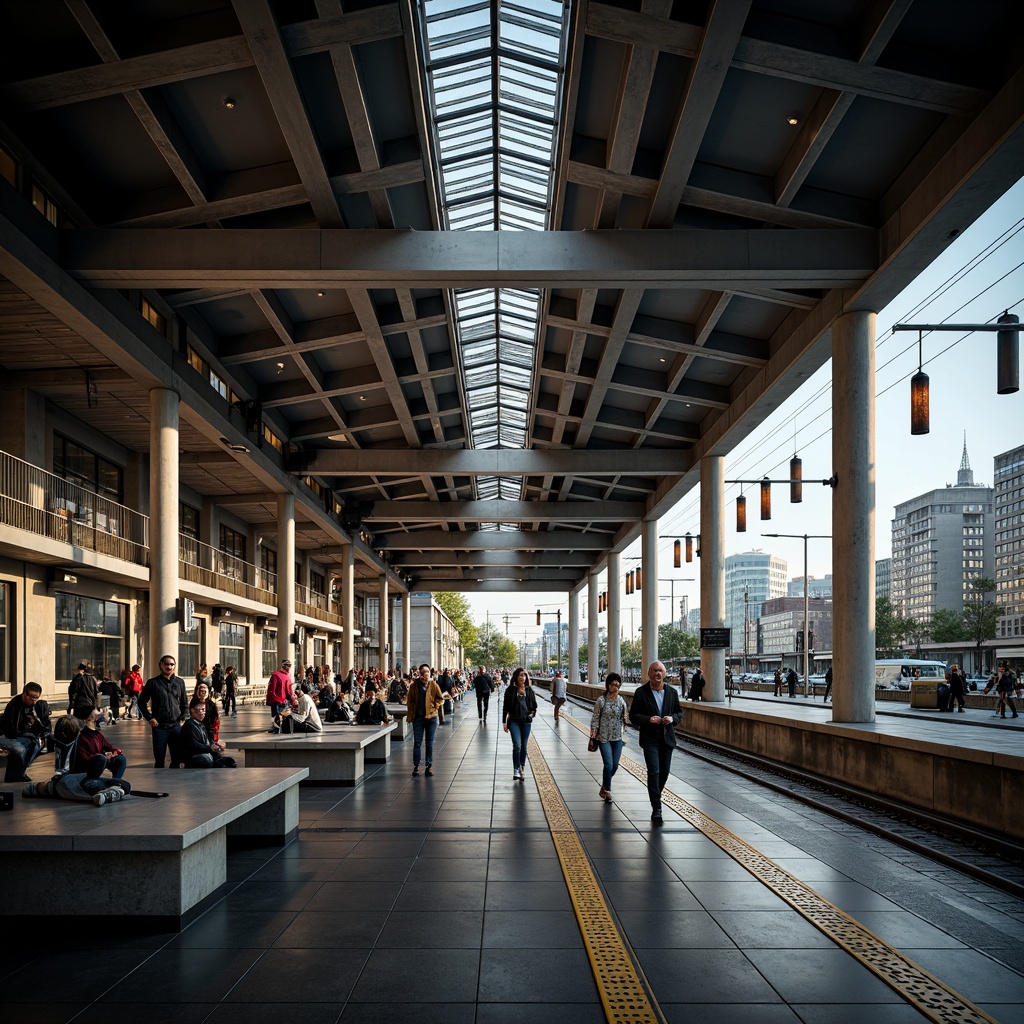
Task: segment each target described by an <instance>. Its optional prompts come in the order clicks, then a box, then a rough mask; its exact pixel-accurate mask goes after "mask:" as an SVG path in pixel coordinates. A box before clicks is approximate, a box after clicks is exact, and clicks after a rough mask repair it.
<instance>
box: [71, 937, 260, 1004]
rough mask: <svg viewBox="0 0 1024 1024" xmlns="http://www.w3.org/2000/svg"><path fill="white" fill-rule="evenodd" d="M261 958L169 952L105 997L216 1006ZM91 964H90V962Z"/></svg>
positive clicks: (250, 953)
mask: <svg viewBox="0 0 1024 1024" xmlns="http://www.w3.org/2000/svg"><path fill="white" fill-rule="evenodd" d="M262 955H263V950H257V949H205V948H204V949H168V950H161V951H159V952H158V953H154V954H153V956H152V957H151V958H150V959H149V960H148V961H147V962H146V965H145V967H144V968H143V969H142V970H139V971H135V972H134V973H133V974H131V975H129V976H128V977H127V978H125V979H124V980H123V981H122V982H120V983H119V984H118V985H116V986H115V987H114V988H113V989H111V991H110V992H108V993H107V994H106V995H105V996H104V1001H105V1002H110V1003H155V1004H160V1005H167V1004H171V1003H179V1002H181V1003H216V1002H219V1001H220V1000H221V999H223V998H224V996H225V994H226V993H227V992H228V991H229V990H230V989H231V988H232V987H233V986H234V985H235V984H236V983H237V982H238V980H239V979H240V978H241V977H242V976H243V975H244V974H245V972H246V971H247V970H249V968H250V967H252V965H253V964H254V963H255V962H256V961H257V960H258V959H259V957H260V956H262ZM90 962H92V961H91V960H90Z"/></svg>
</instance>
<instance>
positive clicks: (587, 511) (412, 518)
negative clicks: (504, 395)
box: [363, 498, 647, 523]
mask: <svg viewBox="0 0 1024 1024" xmlns="http://www.w3.org/2000/svg"><path fill="white" fill-rule="evenodd" d="M646 511H647V509H646V507H645V505H644V503H643V502H640V501H557V502H556V501H509V500H506V499H500V498H499V499H483V500H480V501H444V502H441V501H377V502H374V505H373V511H372V512H370V513H369V514H368V515H365V516H363V519H364V520H365V521H370V520H374V521H380V522H396V523H414V522H435V521H443V522H463V523H498V522H501V523H520V522H532V523H566V522H583V523H619V522H622V521H623V520H626V519H642V518H643V517H644V515H645V514H646Z"/></svg>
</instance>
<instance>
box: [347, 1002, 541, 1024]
mask: <svg viewBox="0 0 1024 1024" xmlns="http://www.w3.org/2000/svg"><path fill="white" fill-rule="evenodd" d="M474 1020H476V1021H479V1020H480V1018H479V1017H477V1016H476V1004H475V1003H471V1002H470V1003H421V1004H419V1005H415V1004H409V1003H354V1002H350V1003H349V1004H348V1006H346V1007H345V1012H344V1013H343V1014H342V1015H341V1020H340V1021H339V1022H338V1024H474ZM521 1021H522V1018H520V1022H521Z"/></svg>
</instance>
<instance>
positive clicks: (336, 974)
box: [225, 942, 367, 1013]
mask: <svg viewBox="0 0 1024 1024" xmlns="http://www.w3.org/2000/svg"><path fill="white" fill-rule="evenodd" d="M366 956H367V954H366V953H365V952H363V951H362V950H359V949H356V948H345V949H340V948H337V947H335V946H332V945H330V944H328V943H327V942H325V943H324V945H323V946H322V947H321V948H319V949H318V951H317V963H318V964H320V965H329V966H322V967H318V968H317V970H316V972H315V979H316V980H315V991H316V1001H317V1003H333V1004H337V1005H338V1010H337V1011H336V1012H338V1013H340V1007H341V1006H343V1005H344V1003H345V1000H346V999H347V998H348V995H349V993H350V992H351V991H352V986H353V985H354V984H355V981H356V978H358V977H359V973H360V971H362V969H363V964H364V963H365V962H366ZM310 967H311V965H310V958H309V952H308V950H306V949H283V948H280V947H277V948H275V949H273V950H272V951H270V952H268V953H267V956H266V958H265V959H264V960H263V961H262V962H261V963H258V964H256V966H255V967H253V969H252V970H251V971H249V973H248V974H246V975H245V977H244V978H242V979H241V980H240V981H239V982H238V984H237V985H236V986H235V987H234V988H233V989H232V990H231V991H230V992H229V993H228V995H227V996H226V997H225V1002H228V1003H258V1004H261V1003H277V1004H281V1003H286V1004H290V1005H294V1004H296V1003H300V1004H301V1005H302V1007H303V1009H305V1006H306V998H307V996H308V993H309V991H310V989H309V985H310V982H311V981H312V980H313V979H312V976H311V972H310ZM279 1009H280V1005H279Z"/></svg>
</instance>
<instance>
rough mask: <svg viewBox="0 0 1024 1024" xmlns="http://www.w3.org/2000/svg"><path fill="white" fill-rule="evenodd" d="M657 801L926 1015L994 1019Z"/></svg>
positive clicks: (943, 1022) (977, 1023)
mask: <svg viewBox="0 0 1024 1024" xmlns="http://www.w3.org/2000/svg"><path fill="white" fill-rule="evenodd" d="M562 718H563V719H564V720H566V721H568V722H571V723H572V725H573V726H575V727H576V728H577V729H579V730H580V732H585V733H587V734H588V735H589V728H588V727H587V726H584V725H582V724H581V723H580V722H578V721H576V719H574V718H573V717H572V716H571V715H567V714H566V713H565V709H564V708H563V710H562ZM619 767H620V768H625V769H626V770H627V771H628V772H629V773H630V775H632V776H634V778H636V779H638V780H639V781H640V782H642V783H643V785H644V787H645V788H646V786H647V768H646V766H644V765H642V764H640V763H639V762H637V761H634V760H633V759H632V758H630V757H625V756H623V757H622V759H621V760H620V761H619ZM661 800H662V804H663V805H664V806H666V807H671V808H672V810H674V811H675V812H676V813H677V814H678V815H679V816H680V817H681V818H683V819H684V820H686V821H688V822H689V823H690V824H691V825H694V826H695V827H696V828H698V829H700V831H701V832H703V833H704V835H706V836H707V837H708V839H710V840H711V841H712V842H713V843H716V844H717V845H718V846H719V847H721V849H722V850H724V851H725V852H726V853H727V854H729V856H730V857H732V858H733V860H735V861H736V862H737V863H739V864H742V865H743V867H745V868H746V869H747V871H749V872H750V873H751V874H752V875H753V876H754V877H755V878H756V879H757V880H758V881H760V882H763V883H764V884H765V885H766V886H768V888H769V889H771V890H772V892H774V893H775V894H776V895H777V896H779V897H780V898H781V899H783V900H785V901H786V902H787V903H788V904H789V905H790V906H791V907H792V908H793V909H794V910H795V911H797V913H799V914H801V915H802V916H803V917H804V918H806V919H807V920H808V921H810V923H811V924H813V925H814V926H815V927H816V928H817V929H818V930H819V931H821V932H822V933H824V934H825V935H827V936H828V937H829V938H830V939H831V940H832V941H833V942H835V943H836V944H837V945H838V946H840V947H841V948H842V949H844V950H846V952H847V953H849V954H850V955H851V956H853V957H856V959H857V960H859V961H860V962H861V963H862V964H863V965H864V966H865V967H867V969H868V970H869V971H871V973H872V974H874V975H875V977H877V978H879V979H880V980H881V981H884V982H885V983H886V984H887V985H888V986H889V987H890V988H891V989H893V991H895V992H896V993H897V994H898V995H900V996H901V997H902V998H903V999H905V1000H906V1001H907V1002H908V1003H910V1004H911V1005H913V1006H915V1007H917V1009H918V1010H920V1011H921V1013H923V1014H924V1015H925V1016H926V1017H927V1018H928V1019H929V1020H933V1021H936V1022H938V1024H983V1022H984V1024H999V1022H998V1021H997V1020H996V1018H995V1017H990V1016H989V1015H988V1014H987V1013H986V1012H985V1011H984V1010H982V1009H980V1008H979V1007H977V1006H975V1005H974V1003H972V1002H971V1001H970V1000H968V999H965V998H964V997H963V996H962V995H960V993H959V992H957V991H956V990H954V989H952V988H950V987H949V986H948V985H946V984H945V983H944V982H942V981H940V980H939V979H938V978H936V977H935V975H933V974H930V973H929V972H928V971H926V970H925V969H924V968H923V967H920V966H919V965H918V964H916V963H914V961H913V960H911V959H910V958H909V957H907V956H905V955H904V954H903V953H901V952H900V951H899V950H898V949H896V948H895V947H894V946H890V945H889V943H887V942H886V941H885V940H884V939H880V938H879V937H878V936H877V935H875V934H874V932H872V931H870V930H869V929H867V928H865V927H864V926H863V925H862V924H860V923H859V922H858V921H856V920H854V919H853V918H852V917H850V916H849V915H848V914H846V913H845V912H844V911H842V910H840V909H839V908H838V907H836V906H835V905H834V904H832V903H829V901H828V900H826V899H825V898H824V897H823V896H821V895H819V894H818V893H817V892H815V891H814V889H812V888H811V887H810V886H809V885H807V884H805V883H804V882H801V881H800V879H799V878H797V877H796V876H794V875H792V874H790V873H789V872H788V871H787V870H786V869H785V868H782V867H779V865H778V864H776V863H775V862H774V861H773V860H771V859H770V858H768V857H766V856H765V855H764V854H763V853H761V851H760V850H758V849H757V848H756V847H754V846H751V845H750V844H749V843H748V842H746V840H743V839H741V838H740V837H739V836H738V835H736V834H735V833H734V832H730V831H729V829H727V828H726V827H725V826H724V825H721V824H720V823H719V822H717V821H715V819H714V818H711V817H709V816H708V815H707V814H705V813H704V812H703V811H701V810H699V809H698V808H696V807H694V806H693V804H691V803H689V802H688V801H686V800H684V799H683V798H682V797H680V796H678V795H677V794H675V793H673V792H672V791H671V790H670V789H667V788H666V789H665V791H664V792H663V793H662V797H661Z"/></svg>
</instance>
